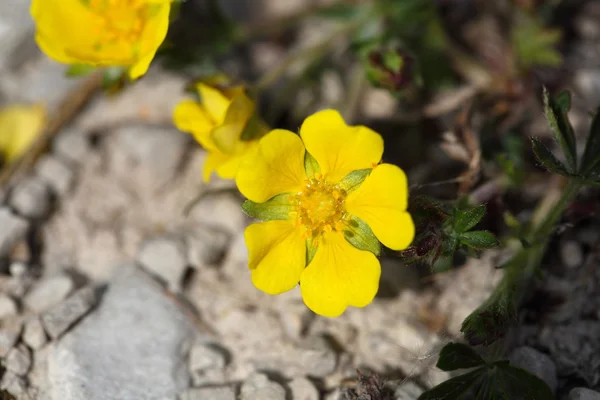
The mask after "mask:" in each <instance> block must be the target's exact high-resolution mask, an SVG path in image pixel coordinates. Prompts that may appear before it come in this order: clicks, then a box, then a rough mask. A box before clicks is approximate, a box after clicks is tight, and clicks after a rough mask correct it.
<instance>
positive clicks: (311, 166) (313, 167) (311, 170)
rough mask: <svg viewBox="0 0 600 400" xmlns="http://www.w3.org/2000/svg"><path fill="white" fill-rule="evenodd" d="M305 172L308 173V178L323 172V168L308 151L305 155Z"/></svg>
mask: <svg viewBox="0 0 600 400" xmlns="http://www.w3.org/2000/svg"><path fill="white" fill-rule="evenodd" d="M304 171H306V176H308V177H310V176H314V175H315V174H318V173H319V172H321V166H320V165H319V163H318V162H317V160H316V159H315V158H314V157H313V156H312V154H310V153H309V152H308V151H307V152H306V153H304Z"/></svg>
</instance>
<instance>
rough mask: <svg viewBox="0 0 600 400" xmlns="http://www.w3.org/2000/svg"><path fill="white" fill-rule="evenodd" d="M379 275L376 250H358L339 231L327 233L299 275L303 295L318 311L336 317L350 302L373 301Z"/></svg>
mask: <svg viewBox="0 0 600 400" xmlns="http://www.w3.org/2000/svg"><path fill="white" fill-rule="evenodd" d="M380 275H381V268H380V266H379V261H378V260H377V258H376V257H375V256H374V255H373V253H371V252H368V251H363V250H358V249H357V248H355V247H354V246H352V245H351V244H350V243H348V242H347V241H346V239H344V237H343V236H342V235H341V234H340V233H339V232H335V231H334V232H328V233H324V234H323V237H322V240H321V242H320V244H319V247H318V248H317V252H316V254H315V257H314V258H313V260H312V261H311V263H310V264H308V266H307V267H306V269H305V270H304V271H303V272H302V276H301V277H300V289H301V291H302V298H303V299H304V303H305V304H306V306H307V307H308V308H310V309H311V310H313V311H314V312H315V313H317V314H320V315H323V316H326V317H337V316H339V315H341V314H342V313H343V312H344V310H345V309H346V307H348V306H354V307H364V306H366V305H367V304H369V303H370V302H371V301H373V298H374V297H375V295H376V294H377V290H378V288H379V277H380Z"/></svg>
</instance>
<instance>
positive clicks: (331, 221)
mask: <svg viewBox="0 0 600 400" xmlns="http://www.w3.org/2000/svg"><path fill="white" fill-rule="evenodd" d="M345 198H346V192H345V191H344V190H343V189H341V188H339V187H338V186H337V185H332V184H330V183H328V182H327V181H326V180H325V179H323V177H322V176H321V175H316V176H314V177H313V178H311V179H308V180H306V181H305V186H304V188H303V189H302V191H301V192H299V193H296V194H295V195H293V198H292V203H293V204H294V205H295V208H296V210H295V214H296V218H297V219H296V221H297V224H299V225H303V226H305V227H306V237H316V236H318V235H320V234H321V233H323V232H331V231H332V230H341V229H342V228H343V220H344V218H345V216H346V213H345V211H344V200H345Z"/></svg>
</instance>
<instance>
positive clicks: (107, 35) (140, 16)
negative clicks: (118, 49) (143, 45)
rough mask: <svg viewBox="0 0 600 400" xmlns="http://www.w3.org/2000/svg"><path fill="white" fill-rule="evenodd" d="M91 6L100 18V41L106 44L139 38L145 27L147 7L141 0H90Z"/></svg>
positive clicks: (99, 47)
mask: <svg viewBox="0 0 600 400" xmlns="http://www.w3.org/2000/svg"><path fill="white" fill-rule="evenodd" d="M89 8H90V9H91V11H92V12H93V13H94V15H96V17H97V18H98V25H97V29H98V37H99V40H98V43H96V48H97V49H98V50H101V49H102V47H103V46H104V45H107V44H115V43H117V42H125V43H128V44H133V43H135V42H136V41H137V40H139V38H140V36H141V35H142V31H143V29H144V21H145V20H146V17H147V16H146V12H147V7H146V4H145V3H144V2H140V1H139V0H90V2H89Z"/></svg>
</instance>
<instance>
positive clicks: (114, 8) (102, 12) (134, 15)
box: [31, 0, 171, 79]
mask: <svg viewBox="0 0 600 400" xmlns="http://www.w3.org/2000/svg"><path fill="white" fill-rule="evenodd" d="M170 8H171V0H33V1H32V3H31V15H32V16H33V19H34V20H35V22H36V25H37V26H36V35H35V39H36V42H37V44H38V46H39V47H40V48H41V49H42V51H43V52H44V53H46V54H47V55H48V56H49V57H50V58H52V59H54V60H56V61H58V62H61V63H65V64H85V65H93V66H98V67H106V66H122V67H129V68H130V69H129V76H130V77H131V78H132V79H135V78H138V77H140V76H142V75H144V74H145V73H146V71H147V70H148V67H149V66H150V62H151V61H152V59H153V58H154V55H155V53H156V50H157V49H158V47H159V46H160V45H161V43H162V42H163V40H164V39H165V36H166V34H167V29H168V26H169V11H170Z"/></svg>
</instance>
